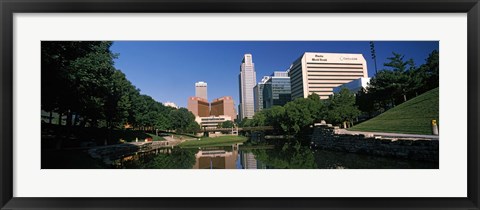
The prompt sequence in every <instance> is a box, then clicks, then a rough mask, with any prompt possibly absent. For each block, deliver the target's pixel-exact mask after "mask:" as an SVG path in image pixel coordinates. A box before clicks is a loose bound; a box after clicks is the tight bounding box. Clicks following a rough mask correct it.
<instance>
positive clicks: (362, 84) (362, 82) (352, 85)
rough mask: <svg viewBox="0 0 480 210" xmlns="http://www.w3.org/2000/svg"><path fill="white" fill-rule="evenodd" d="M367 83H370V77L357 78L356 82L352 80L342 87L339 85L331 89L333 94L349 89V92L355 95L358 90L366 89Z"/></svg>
mask: <svg viewBox="0 0 480 210" xmlns="http://www.w3.org/2000/svg"><path fill="white" fill-rule="evenodd" d="M368 83H370V77H367V78H364V77H362V78H358V79H356V80H352V81H351V82H349V83H345V84H343V85H340V86H338V87H336V88H333V93H334V94H335V93H338V92H340V90H342V88H347V89H349V90H350V91H352V92H353V93H357V92H358V91H359V90H361V89H362V88H364V89H366V88H367V86H368Z"/></svg>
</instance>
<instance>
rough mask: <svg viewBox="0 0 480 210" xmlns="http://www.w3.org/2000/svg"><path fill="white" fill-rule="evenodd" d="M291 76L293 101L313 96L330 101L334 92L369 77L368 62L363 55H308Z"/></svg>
mask: <svg viewBox="0 0 480 210" xmlns="http://www.w3.org/2000/svg"><path fill="white" fill-rule="evenodd" d="M288 75H289V76H290V83H291V88H292V100H294V99H296V98H306V97H308V95H310V94H312V93H316V94H318V95H319V96H320V99H327V98H328V97H329V96H330V95H332V94H333V88H335V87H338V86H340V85H342V84H345V83H349V82H351V81H352V80H355V79H359V78H366V77H368V74H367V62H366V61H365V58H363V55H362V54H341V53H319V52H306V53H304V54H303V55H302V56H301V57H300V58H298V59H297V60H296V61H294V62H293V64H292V66H291V67H290V70H289V73H288Z"/></svg>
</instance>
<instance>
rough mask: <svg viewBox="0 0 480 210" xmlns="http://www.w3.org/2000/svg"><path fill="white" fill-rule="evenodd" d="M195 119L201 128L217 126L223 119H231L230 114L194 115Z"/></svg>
mask: <svg viewBox="0 0 480 210" xmlns="http://www.w3.org/2000/svg"><path fill="white" fill-rule="evenodd" d="M195 121H196V122H197V123H198V124H199V125H200V127H201V128H202V129H203V128H218V127H219V126H221V124H222V123H223V122H225V121H232V118H231V117H230V116H225V115H220V116H209V117H198V116H197V117H196V118H195Z"/></svg>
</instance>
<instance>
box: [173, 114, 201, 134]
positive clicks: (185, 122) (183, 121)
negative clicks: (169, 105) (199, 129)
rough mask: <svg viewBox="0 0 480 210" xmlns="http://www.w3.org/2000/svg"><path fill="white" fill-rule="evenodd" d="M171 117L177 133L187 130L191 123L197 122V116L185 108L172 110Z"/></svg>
mask: <svg viewBox="0 0 480 210" xmlns="http://www.w3.org/2000/svg"><path fill="white" fill-rule="evenodd" d="M170 119H171V120H172V127H173V129H175V130H176V131H177V133H183V132H186V131H187V130H188V128H189V126H192V124H191V123H192V122H195V116H194V115H193V114H192V113H191V112H190V111H188V109H185V108H180V109H174V110H171V111H170ZM195 123H196V122H195Z"/></svg>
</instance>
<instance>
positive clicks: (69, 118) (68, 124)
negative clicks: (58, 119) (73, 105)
mask: <svg viewBox="0 0 480 210" xmlns="http://www.w3.org/2000/svg"><path fill="white" fill-rule="evenodd" d="M65 125H67V126H69V127H70V126H71V125H72V111H71V110H70V109H69V110H68V111H67V123H65Z"/></svg>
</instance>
